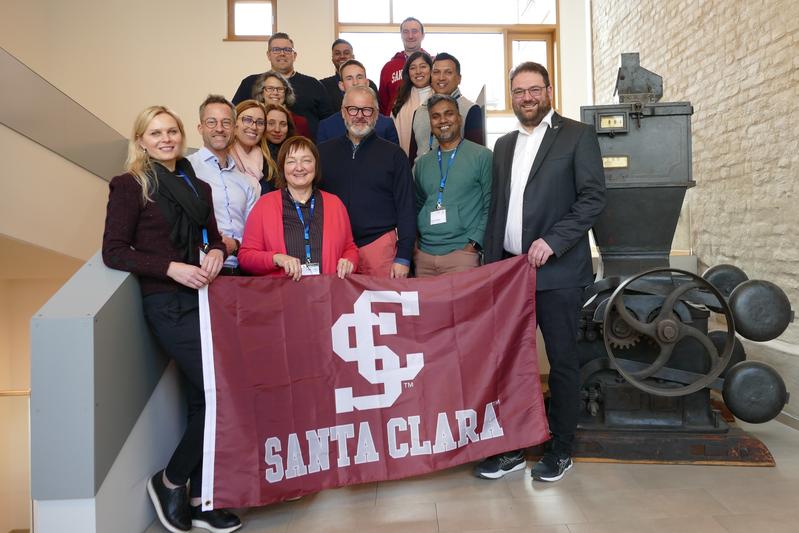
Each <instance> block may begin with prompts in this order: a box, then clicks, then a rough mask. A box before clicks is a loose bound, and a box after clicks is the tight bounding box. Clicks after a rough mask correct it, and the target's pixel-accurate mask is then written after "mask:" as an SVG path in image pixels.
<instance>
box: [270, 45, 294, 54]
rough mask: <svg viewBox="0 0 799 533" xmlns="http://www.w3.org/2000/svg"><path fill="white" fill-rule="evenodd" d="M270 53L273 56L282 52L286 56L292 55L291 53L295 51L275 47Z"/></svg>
mask: <svg viewBox="0 0 799 533" xmlns="http://www.w3.org/2000/svg"><path fill="white" fill-rule="evenodd" d="M270 51H271V52H272V53H273V54H279V53H281V52H283V53H284V54H290V53H292V52H293V51H294V48H292V47H290V46H283V47H280V46H273V47H272V48H270Z"/></svg>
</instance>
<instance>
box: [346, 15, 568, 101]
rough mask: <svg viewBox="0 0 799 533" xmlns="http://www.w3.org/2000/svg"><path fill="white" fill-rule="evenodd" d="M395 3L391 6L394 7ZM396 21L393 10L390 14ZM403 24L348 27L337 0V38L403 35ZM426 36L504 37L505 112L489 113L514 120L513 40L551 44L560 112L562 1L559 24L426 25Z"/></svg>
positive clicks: (551, 67)
mask: <svg viewBox="0 0 799 533" xmlns="http://www.w3.org/2000/svg"><path fill="white" fill-rule="evenodd" d="M391 4H392V2H390V7H391ZM389 15H390V17H392V18H393V9H391V10H390V11H389ZM399 24H400V23H399V22H396V23H394V22H392V23H388V24H380V23H365V22H354V23H346V22H339V20H338V0H333V35H334V36H335V37H336V38H338V36H339V35H341V33H348V32H352V33H358V32H385V33H389V32H397V33H399ZM424 31H425V34H428V33H442V32H444V33H449V32H453V33H501V34H502V38H503V40H504V46H503V55H504V58H503V61H504V66H505V69H504V70H505V77H504V79H503V84H504V85H505V110H504V111H493V110H491V111H489V110H486V115H489V116H512V115H513V110H512V108H511V101H510V87H509V85H508V76H507V74H508V73H509V72H510V69H511V68H512V66H513V65H511V55H512V54H511V41H513V40H519V39H521V40H524V39H532V40H546V41H547V62H548V65H549V68H548V69H547V70H549V76H550V84H552V85H554V87H555V91H554V94H553V101H552V107H553V108H554V109H555V111H557V112H560V100H561V90H560V86H561V84H560V64H559V63H560V50H559V47H560V39H559V34H560V0H558V1H556V2H555V24H499V25H497V24H425V26H424Z"/></svg>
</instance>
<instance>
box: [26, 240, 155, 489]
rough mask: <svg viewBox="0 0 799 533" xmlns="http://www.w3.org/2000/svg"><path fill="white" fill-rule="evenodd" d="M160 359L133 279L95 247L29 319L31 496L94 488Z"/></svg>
mask: <svg viewBox="0 0 799 533" xmlns="http://www.w3.org/2000/svg"><path fill="white" fill-rule="evenodd" d="M165 366H166V359H165V358H164V357H163V355H161V354H160V352H159V351H158V350H157V348H156V347H155V345H154V343H153V341H152V338H151V336H150V334H149V332H148V330H147V327H146V324H145V322H144V318H143V315H142V311H141V295H140V293H139V285H138V282H137V281H136V279H135V278H134V277H133V276H131V275H129V274H127V273H124V272H119V271H115V270H111V269H109V268H107V267H106V266H105V265H103V263H102V259H101V257H100V254H99V253H98V254H96V255H95V256H94V257H92V259H90V260H89V262H88V263H86V264H85V265H84V266H83V267H81V269H80V270H79V271H78V272H77V273H76V274H75V275H74V276H73V277H72V279H70V280H69V281H68V282H67V283H66V285H64V286H63V287H62V288H61V289H59V291H58V292H57V293H56V294H55V295H54V296H53V297H52V298H51V299H50V300H49V301H48V302H47V303H46V304H45V305H44V307H42V309H41V310H40V311H39V312H38V313H37V314H36V315H35V316H34V317H33V319H32V320H31V463H32V465H31V494H32V497H33V498H34V499H36V500H52V499H75V498H91V497H94V496H95V494H96V493H97V490H98V489H99V487H100V485H101V484H102V482H103V480H104V479H105V476H106V475H107V473H108V470H109V469H110V467H111V465H112V464H113V461H114V460H115V459H116V457H117V455H118V454H119V451H120V449H121V447H122V444H123V443H124V442H125V439H126V438H127V437H128V435H129V433H130V431H131V429H132V427H133V425H134V424H135V422H136V420H137V418H138V417H139V415H140V413H141V412H142V409H143V407H144V405H145V404H146V402H147V400H148V399H149V398H150V395H151V394H152V391H153V389H154V388H155V385H156V384H157V382H158V380H159V379H160V376H161V374H162V372H163V370H164V368H165Z"/></svg>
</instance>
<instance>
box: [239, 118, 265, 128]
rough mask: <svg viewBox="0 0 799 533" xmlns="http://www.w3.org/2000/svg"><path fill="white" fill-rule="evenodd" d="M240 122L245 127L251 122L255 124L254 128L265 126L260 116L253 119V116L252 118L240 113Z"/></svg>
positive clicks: (250, 124)
mask: <svg viewBox="0 0 799 533" xmlns="http://www.w3.org/2000/svg"><path fill="white" fill-rule="evenodd" d="M241 123H242V124H244V125H245V126H247V127H250V126H252V125H253V124H255V127H256V128H263V127H265V126H266V122H264V119H262V118H259V119H254V118H252V117H251V116H248V115H242V116H241Z"/></svg>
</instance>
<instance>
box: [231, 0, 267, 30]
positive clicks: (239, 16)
mask: <svg viewBox="0 0 799 533" xmlns="http://www.w3.org/2000/svg"><path fill="white" fill-rule="evenodd" d="M233 20H234V32H235V35H241V36H256V35H257V36H266V35H271V34H272V3H271V2H236V4H235V5H234V19H233Z"/></svg>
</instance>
